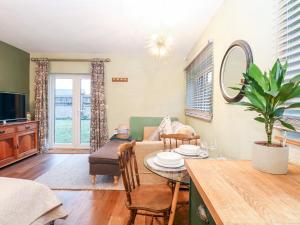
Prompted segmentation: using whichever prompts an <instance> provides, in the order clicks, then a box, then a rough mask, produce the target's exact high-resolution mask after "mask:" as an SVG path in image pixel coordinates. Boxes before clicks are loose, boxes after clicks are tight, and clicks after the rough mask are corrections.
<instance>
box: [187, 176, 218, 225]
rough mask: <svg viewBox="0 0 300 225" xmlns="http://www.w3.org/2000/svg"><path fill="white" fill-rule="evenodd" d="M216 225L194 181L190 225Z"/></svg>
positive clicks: (191, 194) (191, 191)
mask: <svg viewBox="0 0 300 225" xmlns="http://www.w3.org/2000/svg"><path fill="white" fill-rule="evenodd" d="M207 224H209V225H215V222H214V220H213V218H212V216H211V214H210V213H209V211H208V209H207V207H206V205H205V204H204V201H203V200H202V198H201V196H200V195H199V193H198V191H197V188H196V187H195V185H194V183H193V181H191V185H190V225H207Z"/></svg>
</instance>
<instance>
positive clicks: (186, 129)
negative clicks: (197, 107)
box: [175, 125, 196, 136]
mask: <svg viewBox="0 0 300 225" xmlns="http://www.w3.org/2000/svg"><path fill="white" fill-rule="evenodd" d="M175 134H186V135H189V136H193V135H195V134H196V132H195V130H194V128H192V127H191V126H189V125H183V126H182V127H179V128H178V129H177V130H176V131H175Z"/></svg>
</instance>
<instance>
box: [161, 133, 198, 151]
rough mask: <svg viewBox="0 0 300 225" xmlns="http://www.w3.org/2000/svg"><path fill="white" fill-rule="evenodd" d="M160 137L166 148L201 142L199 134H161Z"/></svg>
mask: <svg viewBox="0 0 300 225" xmlns="http://www.w3.org/2000/svg"><path fill="white" fill-rule="evenodd" d="M160 138H161V139H162V141H163V143H164V150H167V149H174V148H178V147H179V146H180V145H182V144H193V145H198V144H200V136H199V135H186V134H161V135H160Z"/></svg>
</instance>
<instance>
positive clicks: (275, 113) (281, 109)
mask: <svg viewBox="0 0 300 225" xmlns="http://www.w3.org/2000/svg"><path fill="white" fill-rule="evenodd" d="M285 109H286V108H285V107H280V108H277V109H276V110H275V111H274V113H273V115H274V116H276V117H281V116H282V115H283V113H284V110H285Z"/></svg>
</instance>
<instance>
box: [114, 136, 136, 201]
mask: <svg viewBox="0 0 300 225" xmlns="http://www.w3.org/2000/svg"><path fill="white" fill-rule="evenodd" d="M134 146H135V141H132V142H130V143H124V144H122V145H120V146H119V151H118V156H119V167H120V170H121V174H122V179H123V183H124V187H125V191H126V197H127V202H128V204H129V205H130V204H131V202H132V201H131V195H130V193H131V192H132V190H133V189H134V188H135V187H136V186H139V185H140V177H139V173H138V167H137V162H136V156H135V152H134Z"/></svg>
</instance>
